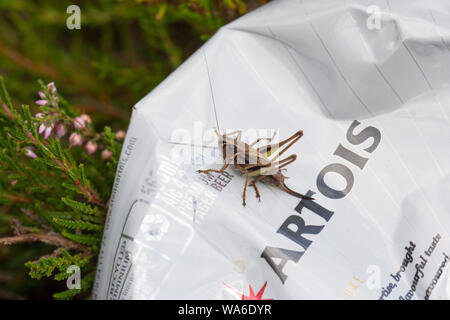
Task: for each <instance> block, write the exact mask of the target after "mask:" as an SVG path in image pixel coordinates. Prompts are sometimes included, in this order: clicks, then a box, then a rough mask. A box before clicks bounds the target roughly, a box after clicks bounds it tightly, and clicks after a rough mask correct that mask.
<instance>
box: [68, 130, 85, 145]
mask: <svg viewBox="0 0 450 320" xmlns="http://www.w3.org/2000/svg"><path fill="white" fill-rule="evenodd" d="M82 144H83V138H81V135H80V134H78V133H76V132H74V133H72V134H71V135H70V137H69V146H70V147H72V146H81V145H82Z"/></svg>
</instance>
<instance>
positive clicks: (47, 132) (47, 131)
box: [44, 126, 53, 139]
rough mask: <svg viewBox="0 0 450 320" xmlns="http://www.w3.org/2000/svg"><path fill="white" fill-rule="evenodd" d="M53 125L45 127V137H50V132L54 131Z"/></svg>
mask: <svg viewBox="0 0 450 320" xmlns="http://www.w3.org/2000/svg"><path fill="white" fill-rule="evenodd" d="M52 130H53V127H51V126H50V127H47V128H46V129H45V133H44V139H48V137H50V134H51V133H52Z"/></svg>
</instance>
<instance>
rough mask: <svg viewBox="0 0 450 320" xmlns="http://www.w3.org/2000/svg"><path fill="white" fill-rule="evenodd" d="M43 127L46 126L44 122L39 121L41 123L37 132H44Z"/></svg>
mask: <svg viewBox="0 0 450 320" xmlns="http://www.w3.org/2000/svg"><path fill="white" fill-rule="evenodd" d="M45 129H47V127H46V126H45V124H43V123H41V125H40V126H39V134H42V132H44V131H45Z"/></svg>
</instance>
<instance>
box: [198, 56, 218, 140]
mask: <svg viewBox="0 0 450 320" xmlns="http://www.w3.org/2000/svg"><path fill="white" fill-rule="evenodd" d="M202 52H203V57H204V58H205V63H206V72H207V73H208V80H209V88H210V90H211V97H212V101H213V105H214V115H215V117H216V126H217V130H218V131H219V132H220V127H219V120H218V117H217V108H216V101H215V99H214V91H213V88H212V83H211V75H210V74H209V66H208V60H207V59H206V53H205V49H202Z"/></svg>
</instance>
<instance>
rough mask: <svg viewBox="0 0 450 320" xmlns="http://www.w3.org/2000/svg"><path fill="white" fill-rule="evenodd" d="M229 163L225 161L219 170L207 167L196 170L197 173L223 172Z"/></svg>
mask: <svg viewBox="0 0 450 320" xmlns="http://www.w3.org/2000/svg"><path fill="white" fill-rule="evenodd" d="M229 165H230V164H229V163H225V164H224V165H223V167H222V168H220V169H219V170H217V169H207V170H198V171H197V172H198V173H209V172H217V173H223V172H224V171H225V169H226V168H228V166H229Z"/></svg>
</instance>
